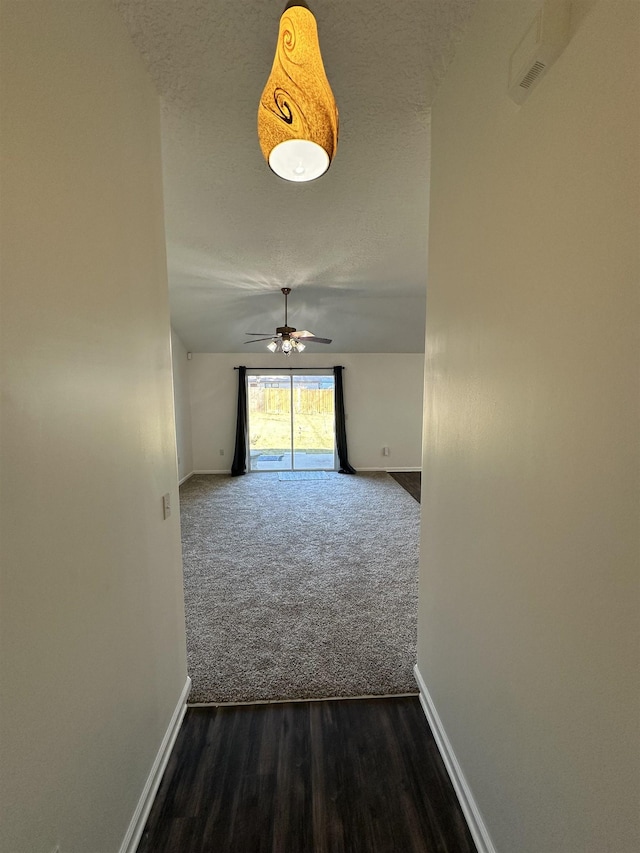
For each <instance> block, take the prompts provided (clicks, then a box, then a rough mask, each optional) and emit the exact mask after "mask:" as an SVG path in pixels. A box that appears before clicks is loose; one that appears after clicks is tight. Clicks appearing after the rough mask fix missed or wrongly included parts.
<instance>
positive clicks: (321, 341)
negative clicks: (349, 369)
mask: <svg viewBox="0 0 640 853" xmlns="http://www.w3.org/2000/svg"><path fill="white" fill-rule="evenodd" d="M296 337H297V335H296ZM301 340H302V341H303V342H304V343H306V342H307V341H311V342H312V343H314V344H330V343H331V338H317V337H316V336H315V335H309V336H308V337H304V338H301Z"/></svg>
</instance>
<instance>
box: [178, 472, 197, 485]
mask: <svg viewBox="0 0 640 853" xmlns="http://www.w3.org/2000/svg"><path fill="white" fill-rule="evenodd" d="M195 473H196V472H195V471H192V472H191V473H190V474H187V476H186V477H183V478H182V479H181V480H178V485H179V486H181V485H182V484H183V483H186V482H187V480H190V479H191V477H193V475H194V474H195Z"/></svg>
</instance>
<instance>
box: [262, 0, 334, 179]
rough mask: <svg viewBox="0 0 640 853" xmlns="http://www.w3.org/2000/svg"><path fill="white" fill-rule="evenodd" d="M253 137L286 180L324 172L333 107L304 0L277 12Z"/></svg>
mask: <svg viewBox="0 0 640 853" xmlns="http://www.w3.org/2000/svg"><path fill="white" fill-rule="evenodd" d="M258 138H259V140H260V147H261V148H262V153H263V154H264V157H265V160H266V161H267V163H268V164H269V166H270V167H271V169H272V170H273V171H274V172H275V173H276V175H279V176H280V177H281V178H284V179H285V180H287V181H313V180H315V178H319V177H320V175H323V174H324V173H325V172H326V171H327V169H328V168H329V166H330V165H331V161H332V160H333V158H334V156H335V153H336V148H337V146H338V108H337V107H336V102H335V100H334V97H333V92H332V91H331V86H330V85H329V81H328V80H327V76H326V74H325V70H324V65H323V64H322V56H321V55H320V44H319V42H318V27H317V25H316V19H315V18H314V16H313V14H312V12H311V11H310V9H309V7H308V6H307V4H306V3H305V2H304V0H291V2H290V3H289V4H288V5H287V7H286V8H285V10H284V12H283V13H282V17H281V18H280V32H279V33H278V45H277V47H276V55H275V59H274V60H273V67H272V69H271V74H270V75H269V79H268V80H267V85H266V86H265V88H264V92H263V93H262V97H261V98H260V106H259V107H258Z"/></svg>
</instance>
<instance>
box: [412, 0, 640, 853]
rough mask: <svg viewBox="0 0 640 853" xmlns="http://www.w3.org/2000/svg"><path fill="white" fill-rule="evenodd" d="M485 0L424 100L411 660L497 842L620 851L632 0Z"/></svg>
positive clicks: (628, 734)
mask: <svg viewBox="0 0 640 853" xmlns="http://www.w3.org/2000/svg"><path fill="white" fill-rule="evenodd" d="M537 6H539V4H536V3H532V2H529V0H511V2H509V3H505V2H499V1H498V2H496V0H480V3H479V5H478V9H477V11H476V13H475V15H474V17H473V19H472V21H471V24H470V27H469V30H468V33H467V35H466V37H465V40H464V41H463V43H462V45H461V47H460V48H459V51H458V54H457V56H456V59H455V61H454V63H453V65H452V67H451V68H450V70H449V72H448V74H447V77H446V79H445V81H444V83H443V85H442V88H441V90H440V92H439V94H438V97H437V101H436V104H435V107H434V109H433V116H432V134H433V138H432V169H431V175H432V186H431V213H430V237H429V246H430V247H429V259H430V261H429V279H428V294H427V352H426V362H427V369H426V384H425V435H424V469H423V478H422V479H423V492H422V544H421V592H420V617H419V647H418V663H419V668H420V671H421V674H422V677H423V678H424V681H425V682H426V685H427V688H428V690H429V692H430V694H431V697H432V699H433V702H434V704H435V707H436V709H437V710H438V712H439V714H440V717H441V720H442V724H443V726H444V730H445V731H446V733H447V735H448V737H449V740H450V742H451V744H452V747H453V750H454V752H455V754H456V756H457V758H458V760H459V762H460V765H461V767H462V771H463V773H464V775H465V777H466V780H467V782H468V783H469V786H470V788H471V791H472V793H473V795H474V796H475V800H476V802H477V804H478V806H479V808H480V811H481V813H482V815H483V816H484V820H485V823H486V826H487V828H488V830H489V834H490V836H491V838H492V839H493V843H494V844H495V849H496V850H497V851H499V853H516V851H517V853H602V851H605V850H610V851H614V850H615V851H616V853H634V851H637V850H638V849H640V837H639V826H638V821H639V814H638V800H639V797H638V794H639V791H638V785H639V780H640V767H639V751H638V744H639V743H640V732H639V730H638V724H639V720H640V709H639V707H638V703H639V694H638V663H639V661H638V650H639V648H640V645H639V635H638V631H639V625H640V618H639V612H638V598H639V597H638V581H639V577H638V558H639V555H640V543H639V540H638V517H639V509H640V501H639V471H638V461H639V460H638V434H639V431H638V427H639V406H638V334H637V333H638V281H639V279H640V264H639V257H638V255H639V247H640V241H639V240H638V222H639V221H640V210H639V200H640V191H639V163H638V158H639V154H640V134H639V131H640V127H639V111H638V103H639V102H640V97H639V92H638V44H639V34H640V20H639V13H640V4H639V3H637V2H635V0H631V2H629V0H600V2H595V3H594V2H593V0H588V2H586V3H582V2H577V3H574V19H573V28H572V38H571V41H570V42H569V44H568V46H567V47H566V49H565V51H564V53H563V54H562V55H561V56H560V58H559V59H558V61H557V62H556V64H555V65H554V66H553V67H552V68H551V69H550V70H549V72H548V73H547V75H546V77H545V78H544V79H543V80H542V81H541V82H540V84H539V85H538V87H537V88H536V89H534V90H533V92H532V93H531V95H530V97H529V100H528V101H526V102H525V104H524V105H523V106H522V107H521V108H519V109H518V108H517V107H516V106H515V105H514V104H513V103H512V102H511V101H510V100H509V99H508V98H507V95H506V91H507V73H508V67H509V57H510V55H511V52H512V51H513V50H514V49H515V47H516V45H517V44H518V43H519V41H520V39H521V37H522V36H523V34H524V32H525V30H526V29H527V26H528V24H529V22H530V21H531V19H532V18H533V13H534V11H535V9H536V8H537Z"/></svg>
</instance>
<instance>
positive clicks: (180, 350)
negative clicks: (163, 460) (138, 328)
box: [171, 329, 193, 480]
mask: <svg viewBox="0 0 640 853" xmlns="http://www.w3.org/2000/svg"><path fill="white" fill-rule="evenodd" d="M171 363H172V367H173V405H174V410H175V421H176V446H177V450H178V479H179V480H183V479H184V478H185V477H188V476H189V474H191V473H192V471H193V449H192V441H191V399H190V396H189V372H188V365H189V362H188V360H187V350H186V347H185V345H184V344H183V343H182V341H181V340H180V338H179V337H178V335H177V334H176V332H175V331H174V330H173V329H172V330H171Z"/></svg>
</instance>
